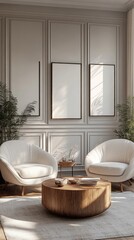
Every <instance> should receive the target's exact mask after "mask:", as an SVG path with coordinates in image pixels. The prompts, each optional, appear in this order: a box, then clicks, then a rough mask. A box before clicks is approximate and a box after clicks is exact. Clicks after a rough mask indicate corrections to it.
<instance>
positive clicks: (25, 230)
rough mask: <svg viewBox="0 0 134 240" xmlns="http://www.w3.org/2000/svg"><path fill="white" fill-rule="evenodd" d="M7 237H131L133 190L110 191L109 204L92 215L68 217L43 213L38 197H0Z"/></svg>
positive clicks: (17, 239)
mask: <svg viewBox="0 0 134 240" xmlns="http://www.w3.org/2000/svg"><path fill="white" fill-rule="evenodd" d="M0 215H1V223H2V226H3V229H4V232H5V235H6V238H7V240H59V239H62V240H94V239H105V238H114V237H127V236H134V193H133V192H130V191H125V192H123V193H121V192H113V193H112V204H111V207H110V208H109V209H108V210H107V211H105V212H104V213H103V214H100V215H98V216H95V217H92V218H84V219H70V218H64V217H59V216H56V215H53V214H51V213H49V212H47V211H46V210H45V209H44V208H43V206H42V205H41V198H40V197H39V196H38V197H37V196H36V197H18V198H1V199H0Z"/></svg>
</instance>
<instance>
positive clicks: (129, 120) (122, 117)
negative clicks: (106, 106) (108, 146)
mask: <svg viewBox="0 0 134 240" xmlns="http://www.w3.org/2000/svg"><path fill="white" fill-rule="evenodd" d="M117 112H118V114H119V128H118V129H115V131H114V132H115V133H116V135H117V136H118V137H119V138H125V139H128V140H131V141H133V142H134V97H129V98H127V99H126V100H125V102H124V103H123V104H118V105H117Z"/></svg>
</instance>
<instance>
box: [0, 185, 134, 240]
mask: <svg viewBox="0 0 134 240" xmlns="http://www.w3.org/2000/svg"><path fill="white" fill-rule="evenodd" d="M114 190H115V191H116V190H119V188H118V186H116V187H114ZM130 190H131V187H130ZM20 194H21V188H20V187H18V186H16V187H14V186H12V185H9V186H8V187H7V188H6V189H3V187H2V186H0V198H1V197H2V198H5V197H7V196H8V197H16V196H21V195H20ZM40 194H41V188H28V187H27V188H25V196H27V197H29V196H40ZM0 240H7V239H6V237H5V235H4V232H3V229H2V226H1V224H0ZM18 240H19V239H18ZM48 240H49V239H48ZM50 240H51V239H50ZM105 240H106V239H105ZM107 240H134V236H133V237H123V238H109V239H107Z"/></svg>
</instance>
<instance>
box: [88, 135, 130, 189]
mask: <svg viewBox="0 0 134 240" xmlns="http://www.w3.org/2000/svg"><path fill="white" fill-rule="evenodd" d="M85 170H86V174H87V176H89V177H100V179H103V180H107V181H109V182H117V183H122V182H124V181H127V180H130V179H131V178H133V177H134V143H133V142H131V141H129V140H127V139H112V140H108V141H106V142H103V143H102V144H100V145H98V146H97V147H95V148H94V149H93V150H91V151H90V152H89V153H88V155H87V156H86V159H85ZM121 190H122V191H123V188H122V185H121Z"/></svg>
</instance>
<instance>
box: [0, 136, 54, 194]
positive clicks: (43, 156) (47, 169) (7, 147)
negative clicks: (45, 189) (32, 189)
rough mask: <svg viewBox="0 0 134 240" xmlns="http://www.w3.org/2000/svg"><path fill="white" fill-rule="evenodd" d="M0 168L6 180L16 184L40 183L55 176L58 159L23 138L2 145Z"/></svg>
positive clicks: (29, 184) (30, 184)
mask: <svg viewBox="0 0 134 240" xmlns="http://www.w3.org/2000/svg"><path fill="white" fill-rule="evenodd" d="M0 170H1V174H2V177H3V179H4V180H5V181H6V182H9V183H13V184H16V185H20V186H23V191H24V186H32V185H39V184H41V183H42V182H43V181H44V180H46V179H51V178H55V177H56V176H57V173H58V164H57V161H56V160H55V159H54V158H53V157H52V156H51V155H50V154H49V153H48V152H46V151H44V150H42V149H41V148H39V147H37V146H35V145H33V144H28V143H26V142H25V141H22V140H11V141H7V142H4V143H3V144H2V145H1V146H0Z"/></svg>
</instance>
